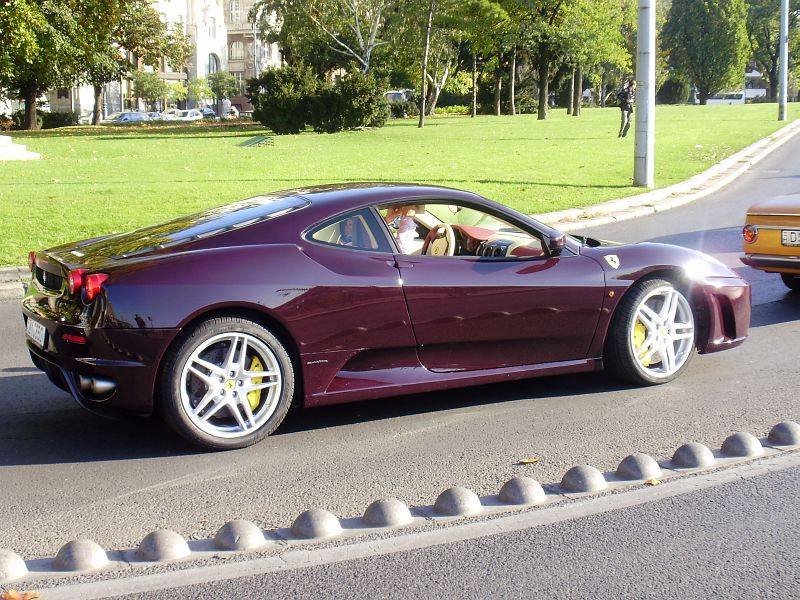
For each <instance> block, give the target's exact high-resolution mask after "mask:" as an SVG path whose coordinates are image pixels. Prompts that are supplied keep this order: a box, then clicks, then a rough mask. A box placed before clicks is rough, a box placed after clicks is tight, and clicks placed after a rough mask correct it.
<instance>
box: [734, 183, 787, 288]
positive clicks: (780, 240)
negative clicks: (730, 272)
mask: <svg viewBox="0 0 800 600" xmlns="http://www.w3.org/2000/svg"><path fill="white" fill-rule="evenodd" d="M742 238H743V239H744V242H743V249H744V255H743V256H742V262H743V263H744V264H746V265H749V266H751V267H753V268H754V269H760V270H762V271H766V272H767V273H778V274H780V276H781V279H782V280H783V283H785V284H786V287H788V288H789V289H791V290H794V291H796V292H798V291H800V198H798V196H796V195H795V196H784V197H780V198H774V199H772V200H766V201H763V202H759V203H757V204H754V205H753V206H751V207H750V208H748V209H747V217H746V218H745V226H744V227H743V228H742Z"/></svg>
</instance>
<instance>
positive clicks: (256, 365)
mask: <svg viewBox="0 0 800 600" xmlns="http://www.w3.org/2000/svg"><path fill="white" fill-rule="evenodd" d="M250 370H251V371H263V370H264V365H262V364H261V361H260V360H259V358H258V357H257V356H254V357H253V361H252V362H251V363H250ZM263 379H264V378H263V377H253V378H252V379H251V380H250V381H252V382H253V383H254V384H258V383H261V381H262V380H263ZM247 401H248V402H249V403H250V410H255V409H256V407H257V406H258V405H259V404H261V390H253V391H252V392H247Z"/></svg>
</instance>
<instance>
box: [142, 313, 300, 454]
mask: <svg viewBox="0 0 800 600" xmlns="http://www.w3.org/2000/svg"><path fill="white" fill-rule="evenodd" d="M229 338H232V339H229ZM215 340H217V341H215ZM245 340H246V344H243V341H245ZM226 342H227V346H226ZM243 347H246V348H247V350H246V351H245V353H244V356H242V348H243ZM198 352H202V353H201V354H197V355H195V354H196V353H198ZM229 352H230V354H228V353H229ZM223 355H224V357H223ZM235 355H238V357H239V358H238V359H237V362H236V364H234V366H233V367H232V368H234V369H235V371H230V372H229V373H225V374H222V373H221V372H216V371H212V370H211V369H205V367H203V366H202V365H201V364H200V362H198V361H200V360H202V361H203V363H204V364H209V365H211V366H214V367H215V368H217V369H219V370H220V371H221V370H222V369H223V367H224V366H225V364H224V363H225V358H228V357H234V356H235ZM216 357H220V358H221V360H220V361H217V360H216ZM255 357H258V359H259V363H258V365H259V366H261V364H262V362H263V363H264V365H269V366H270V368H271V369H272V371H270V369H264V371H265V374H266V373H267V372H270V373H274V374H271V375H265V376H259V377H253V376H248V375H246V374H244V371H241V370H239V366H241V369H248V370H250V369H257V368H258V367H257V366H255V365H256V362H255ZM248 359H249V361H250V362H249V366H247V362H248ZM190 360H191V365H192V366H193V367H194V370H190V368H189V365H188V364H187V363H188V362H189V361H190ZM218 362H219V364H218ZM198 367H199V369H198ZM206 371H207V372H206ZM234 372H236V373H237V374H236V376H234V375H232V373H234ZM249 372H250V373H252V371H249ZM215 373H216V374H215ZM201 376H202V378H201ZM207 379H208V380H212V379H213V380H214V381H213V382H212V383H210V384H209V383H207V382H206V380H207ZM265 379H267V380H268V382H267V383H266V384H264V385H269V386H271V387H269V388H265V387H262V386H261V384H262V383H263V382H264V380H265ZM273 379H274V380H275V381H276V382H278V383H276V384H273V383H272V380H273ZM223 380H224V381H223ZM217 382H219V383H217ZM212 385H213V386H215V387H214V389H218V390H219V392H218V395H216V397H215V399H214V400H210V401H209V404H207V406H208V409H201V411H198V412H197V414H194V416H193V415H192V414H190V409H196V408H197V407H199V406H200V403H201V402H203V401H204V400H205V398H206V397H212V396H215V393H214V390H213V389H212ZM229 385H230V386H233V387H229ZM237 385H238V386H243V385H244V387H241V388H237V387H236V386H237ZM248 385H249V386H258V387H259V390H258V391H250V392H248V391H247V389H248V387H247V386H248ZM204 388H205V391H204ZM273 388H274V389H273ZM294 389H295V375H294V368H293V366H292V360H291V358H290V357H289V354H288V352H287V351H286V349H285V348H284V346H283V344H282V343H281V342H280V340H279V339H278V338H277V337H276V336H275V335H273V334H272V333H271V332H270V331H269V330H267V329H265V328H264V327H263V326H261V325H260V324H258V323H256V322H254V321H251V320H249V319H245V318H241V317H233V316H231V317H217V318H213V319H209V320H206V321H202V322H200V323H198V324H196V325H194V326H193V327H191V328H190V329H188V330H187V331H186V332H185V333H184V334H183V335H182V336H181V338H179V339H178V340H177V342H176V343H175V344H174V345H173V347H172V348H171V349H170V351H169V352H168V353H167V356H166V358H165V362H164V367H163V369H162V372H161V380H160V384H159V403H158V407H159V411H160V413H161V415H162V417H163V418H164V420H165V421H166V422H167V424H169V426H170V427H172V428H173V429H174V430H175V431H176V432H177V433H178V434H180V435H181V436H182V437H184V438H185V439H186V440H188V441H189V442H191V443H192V444H195V445H197V446H201V447H203V448H207V449H212V450H231V449H235V448H244V447H247V446H250V445H252V444H255V443H256V442H259V441H260V440H262V439H264V438H265V437H266V436H268V435H269V434H271V433H272V432H273V431H275V429H277V428H278V426H279V425H280V424H281V422H282V421H283V419H284V417H285V416H286V413H287V411H288V410H289V407H290V405H291V404H292V397H293V395H294ZM238 390H245V391H238ZM265 392H266V394H265ZM226 393H227V394H228V397H227V398H225V394H226ZM251 394H257V396H256V399H255V401H256V406H253V405H252V401H251V400H250V398H251ZM201 395H202V396H203V398H199V396H201ZM234 397H236V399H234ZM226 403H227V404H226ZM245 404H246V406H245ZM262 404H263V406H262ZM217 405H219V407H218V406H217ZM204 406H206V405H204ZM234 406H235V407H236V408H234ZM248 406H249V407H250V408H249V409H248V408H247V407H248ZM212 409H216V410H212ZM234 410H236V411H237V412H238V417H236V418H235V415H234V412H233V411H234ZM209 413H210V414H211V415H212V416H210V417H206V416H205V415H207V414H209ZM248 413H249V419H248V417H247V415H248ZM248 427H250V429H249V430H248ZM204 428H205V429H204ZM237 430H241V431H237Z"/></svg>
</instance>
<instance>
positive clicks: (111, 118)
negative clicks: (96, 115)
mask: <svg viewBox="0 0 800 600" xmlns="http://www.w3.org/2000/svg"><path fill="white" fill-rule="evenodd" d="M123 114H124V112H123V111H118V112H113V113H110V114H108V115H107V116H106V118H105V119H101V120H100V123H104V124H106V123H113V122H114V121H116V120H117V118H119V117H120V116H121V115H123Z"/></svg>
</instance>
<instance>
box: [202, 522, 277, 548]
mask: <svg viewBox="0 0 800 600" xmlns="http://www.w3.org/2000/svg"><path fill="white" fill-rule="evenodd" d="M265 543H266V540H265V539H264V532H263V531H261V528H260V527H258V525H256V524H255V523H253V522H251V521H245V520H243V519H236V520H234V521H228V522H227V523H225V525H223V526H222V527H220V528H219V531H217V535H215V536H214V546H216V547H217V548H219V549H220V550H255V549H257V548H260V547H261V546H263V545H264V544H265Z"/></svg>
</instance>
